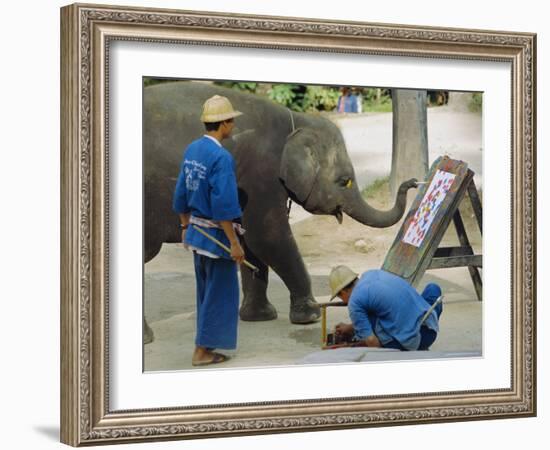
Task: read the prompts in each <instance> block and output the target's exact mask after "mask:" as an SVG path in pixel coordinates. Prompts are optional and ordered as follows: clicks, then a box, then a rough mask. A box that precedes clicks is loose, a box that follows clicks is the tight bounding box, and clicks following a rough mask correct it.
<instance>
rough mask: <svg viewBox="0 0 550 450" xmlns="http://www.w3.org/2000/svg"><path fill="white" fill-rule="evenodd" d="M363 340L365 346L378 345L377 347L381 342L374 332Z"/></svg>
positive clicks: (380, 345)
mask: <svg viewBox="0 0 550 450" xmlns="http://www.w3.org/2000/svg"><path fill="white" fill-rule="evenodd" d="M363 342H364V343H365V346H366V347H378V348H380V347H382V344H381V343H380V341H379V340H378V338H377V337H376V336H375V335H374V334H371V335H370V336H369V337H368V338H367V339H365V340H364V341H363Z"/></svg>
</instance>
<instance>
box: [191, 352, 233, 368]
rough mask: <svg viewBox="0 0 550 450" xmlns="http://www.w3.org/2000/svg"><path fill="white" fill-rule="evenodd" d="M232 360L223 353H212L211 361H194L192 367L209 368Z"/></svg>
mask: <svg viewBox="0 0 550 450" xmlns="http://www.w3.org/2000/svg"><path fill="white" fill-rule="evenodd" d="M229 359H231V358H230V357H229V356H227V355H223V354H221V353H212V359H211V360H209V361H196V362H195V361H193V362H192V365H193V366H195V367H197V366H209V365H210V364H219V363H222V362H225V361H227V360H229Z"/></svg>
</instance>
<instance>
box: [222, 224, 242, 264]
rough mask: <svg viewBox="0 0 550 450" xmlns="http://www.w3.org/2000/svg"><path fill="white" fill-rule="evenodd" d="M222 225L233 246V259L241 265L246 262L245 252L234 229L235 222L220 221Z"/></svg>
mask: <svg viewBox="0 0 550 450" xmlns="http://www.w3.org/2000/svg"><path fill="white" fill-rule="evenodd" d="M220 225H221V227H222V228H223V231H224V232H225V235H226V236H227V239H229V242H230V244H231V257H232V258H233V259H234V260H235V261H236V262H237V263H239V264H242V262H243V261H244V250H243V248H242V247H241V244H240V242H239V239H238V238H237V234H236V233H235V230H234V228H233V222H232V221H230V220H220Z"/></svg>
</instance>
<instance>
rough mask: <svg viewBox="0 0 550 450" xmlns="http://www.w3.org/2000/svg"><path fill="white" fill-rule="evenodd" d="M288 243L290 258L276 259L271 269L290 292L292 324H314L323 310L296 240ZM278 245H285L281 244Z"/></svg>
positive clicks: (292, 239) (291, 239)
mask: <svg viewBox="0 0 550 450" xmlns="http://www.w3.org/2000/svg"><path fill="white" fill-rule="evenodd" d="M289 240H290V241H291V242H287V243H286V244H287V245H286V248H287V249H291V250H290V251H289V252H288V256H286V257H284V258H275V259H274V260H273V261H272V262H271V263H270V267H271V268H272V269H273V270H274V271H275V272H276V273H277V275H279V276H280V277H281V279H282V280H283V282H284V283H285V285H286V286H287V288H288V290H289V291H290V314H289V318H290V321H291V322H292V323H296V324H306V323H313V322H316V321H317V320H319V317H321V309H320V307H319V304H318V303H317V302H316V301H315V298H314V297H313V293H312V292H311V279H310V278H309V274H308V273H307V270H306V267H305V264H304V261H303V260H302V257H301V255H300V253H299V251H298V247H297V246H296V242H295V241H294V238H293V237H292V236H290V239H289ZM278 245H283V243H281V242H279V244H278Z"/></svg>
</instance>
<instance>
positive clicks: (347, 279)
mask: <svg viewBox="0 0 550 450" xmlns="http://www.w3.org/2000/svg"><path fill="white" fill-rule="evenodd" d="M358 276H359V275H358V274H356V273H355V272H354V271H353V270H351V269H350V268H349V267H348V266H336V267H333V268H332V270H331V271H330V275H329V277H328V284H329V286H330V293H331V295H332V297H330V300H331V301H332V300H334V298H335V297H336V296H337V295H338V292H340V291H341V290H342V289H344V288H345V287H346V286H347V285H348V284H350V283H351V282H352V281H353V280H355V279H356V278H357V277H358Z"/></svg>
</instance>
